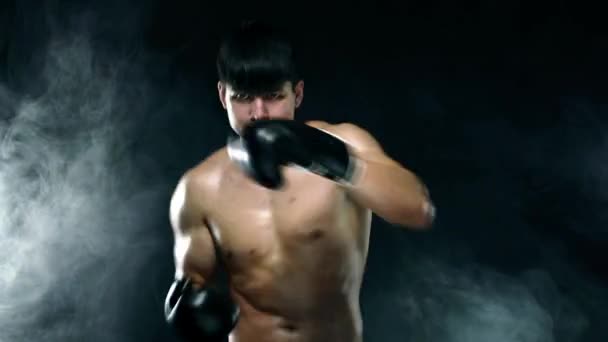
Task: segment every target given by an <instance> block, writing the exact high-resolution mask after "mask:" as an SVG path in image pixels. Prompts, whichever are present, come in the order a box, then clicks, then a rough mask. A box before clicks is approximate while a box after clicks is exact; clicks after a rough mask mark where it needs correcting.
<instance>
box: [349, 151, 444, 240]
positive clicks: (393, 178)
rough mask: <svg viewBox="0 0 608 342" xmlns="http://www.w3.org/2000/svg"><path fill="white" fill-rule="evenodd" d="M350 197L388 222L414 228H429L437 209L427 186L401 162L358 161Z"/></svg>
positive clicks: (350, 185)
mask: <svg viewBox="0 0 608 342" xmlns="http://www.w3.org/2000/svg"><path fill="white" fill-rule="evenodd" d="M356 164H357V165H356V171H355V175H354V179H353V182H352V184H349V185H347V186H345V188H346V189H347V192H348V194H349V196H350V197H351V198H352V199H353V200H354V201H355V202H356V203H357V204H359V205H361V206H363V207H366V208H369V209H370V210H372V211H373V212H374V213H375V214H376V215H378V216H380V217H381V218H382V219H384V220H385V221H387V222H389V223H391V224H395V225H400V226H406V227H410V228H418V229H422V228H428V227H430V226H431V224H432V223H433V219H434V212H435V208H434V206H433V204H432V201H431V199H430V197H429V194H428V191H427V188H426V186H425V185H424V184H423V183H422V182H421V181H420V179H419V178H418V177H417V176H416V175H415V174H414V173H412V172H411V171H409V170H407V169H405V168H403V167H401V165H399V164H398V163H394V162H385V161H374V160H365V159H362V158H357V162H356Z"/></svg>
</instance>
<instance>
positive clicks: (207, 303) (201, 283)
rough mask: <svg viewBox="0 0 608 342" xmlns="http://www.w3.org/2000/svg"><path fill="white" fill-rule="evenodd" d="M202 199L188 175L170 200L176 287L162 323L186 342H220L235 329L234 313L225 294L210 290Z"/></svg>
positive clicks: (211, 265) (210, 249)
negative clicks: (198, 341)
mask: <svg viewBox="0 0 608 342" xmlns="http://www.w3.org/2000/svg"><path fill="white" fill-rule="evenodd" d="M203 196H204V190H203V189H201V187H200V186H197V179H196V177H193V176H192V174H191V173H187V174H186V175H184V177H182V179H180V181H179V183H178V185H177V187H176V189H175V191H174V193H173V196H172V198H171V203H170V210H169V212H170V221H171V226H172V228H173V233H174V237H175V245H174V258H175V281H174V283H173V284H172V286H171V288H170V289H169V292H168V294H167V297H166V299H165V319H166V321H167V323H168V324H169V325H170V326H172V327H173V328H174V329H175V331H176V333H177V334H178V335H179V336H181V337H182V338H184V339H185V340H187V341H190V340H192V341H194V340H200V341H223V340H226V338H227V336H228V334H229V333H230V331H231V330H232V329H233V327H234V325H235V324H236V320H237V316H238V307H237V306H236V305H235V304H234V302H233V301H232V298H230V294H229V292H228V291H225V289H224V291H222V289H221V288H218V287H212V286H211V278H212V276H213V272H214V271H215V270H216V263H217V260H216V254H215V248H214V244H213V239H212V237H211V233H210V231H209V228H208V227H207V226H206V223H205V219H204V217H205V212H204V205H203V203H202V200H201V199H202V198H203Z"/></svg>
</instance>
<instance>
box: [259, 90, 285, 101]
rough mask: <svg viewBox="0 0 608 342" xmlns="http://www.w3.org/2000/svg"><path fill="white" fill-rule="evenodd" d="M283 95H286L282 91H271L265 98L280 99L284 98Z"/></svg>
mask: <svg viewBox="0 0 608 342" xmlns="http://www.w3.org/2000/svg"><path fill="white" fill-rule="evenodd" d="M283 97H285V96H284V95H283V94H282V93H280V92H275V93H269V94H266V95H265V96H264V98H265V99H266V100H280V99H282V98H283Z"/></svg>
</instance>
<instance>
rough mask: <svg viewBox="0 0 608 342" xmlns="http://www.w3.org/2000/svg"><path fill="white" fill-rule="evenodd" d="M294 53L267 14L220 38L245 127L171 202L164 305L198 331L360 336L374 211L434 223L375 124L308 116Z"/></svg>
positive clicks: (421, 225)
mask: <svg viewBox="0 0 608 342" xmlns="http://www.w3.org/2000/svg"><path fill="white" fill-rule="evenodd" d="M293 56H294V53H293V51H292V47H291V45H290V43H289V41H288V40H287V38H286V37H285V35H283V34H282V33H281V32H280V31H278V30H276V29H273V28H271V27H269V26H265V25H263V24H261V23H258V22H250V23H246V24H243V25H242V26H240V27H239V28H237V29H236V30H235V31H234V32H232V33H231V34H230V35H229V36H228V37H227V38H226V39H225V40H224V42H223V43H222V45H221V47H220V50H219V53H218V58H217V69H218V74H219V81H218V94H219V100H220V102H221V104H222V106H223V108H224V109H225V110H226V112H227V115H228V120H229V122H230V126H231V127H232V129H233V130H234V133H235V134H236V137H234V138H231V139H230V140H229V141H228V143H227V144H226V146H225V147H223V148H221V149H219V150H218V151H215V152H214V153H213V154H211V155H210V156H208V157H206V158H205V159H204V160H203V161H202V162H200V163H199V164H198V165H195V166H193V167H192V168H190V169H189V170H187V171H186V172H185V173H184V174H183V176H182V177H181V179H180V180H179V181H178V183H177V186H176V188H175V191H174V193H173V195H172V198H171V203H170V210H169V212H170V222H171V226H172V228H173V234H174V237H175V244H174V258H175V269H176V272H175V282H174V283H173V285H172V286H171V288H170V290H169V292H168V294H167V297H166V301H165V317H166V319H167V322H168V323H169V324H170V325H171V327H173V328H174V330H175V332H176V333H177V334H178V335H179V336H181V337H182V338H184V339H185V340H188V341H227V340H230V341H231V342H287V341H289V342H323V341H328V342H329V341H331V342H360V341H362V339H363V337H362V336H363V333H362V331H363V322H362V318H361V310H360V305H359V294H360V288H361V284H362V280H363V275H364V269H365V263H366V259H367V253H368V244H369V234H370V226H371V218H372V214H375V215H378V216H379V217H380V218H382V219H383V220H385V221H387V222H389V223H391V224H393V225H395V226H401V227H405V228H409V229H426V228H429V227H431V226H432V223H433V219H434V216H435V214H434V213H435V209H434V206H433V203H432V201H431V199H430V197H429V193H428V191H427V188H426V186H425V185H424V184H423V183H422V181H421V180H420V178H419V177H418V176H417V175H415V174H414V173H413V172H412V171H410V170H408V169H406V168H405V167H404V166H402V165H401V164H400V163H398V162H397V161H395V160H394V159H392V158H391V157H390V156H388V155H387V154H386V153H385V152H384V150H383V148H382V146H380V144H379V142H378V141H377V140H376V139H375V138H374V137H373V136H372V135H371V134H370V133H369V132H367V131H366V130H364V129H363V128H361V127H359V126H357V125H355V124H353V123H338V124H331V123H328V122H324V121H309V122H299V121H297V120H295V111H296V109H297V108H298V107H299V106H300V105H301V103H302V99H303V95H304V83H303V81H302V80H301V79H300V78H299V77H298V74H297V72H296V69H295V62H294V59H293Z"/></svg>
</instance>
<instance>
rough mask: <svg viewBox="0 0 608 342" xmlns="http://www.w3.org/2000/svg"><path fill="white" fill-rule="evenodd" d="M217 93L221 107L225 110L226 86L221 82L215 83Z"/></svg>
mask: <svg viewBox="0 0 608 342" xmlns="http://www.w3.org/2000/svg"><path fill="white" fill-rule="evenodd" d="M217 93H218V96H219V97H220V102H221V103H222V107H224V109H226V85H225V84H224V82H222V81H218V82H217Z"/></svg>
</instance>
